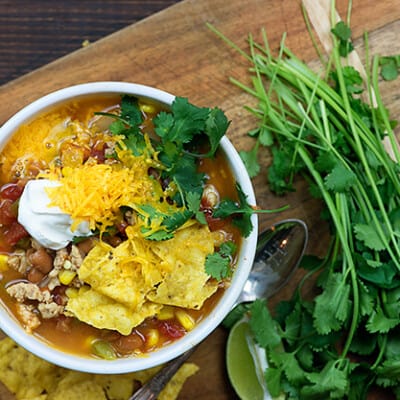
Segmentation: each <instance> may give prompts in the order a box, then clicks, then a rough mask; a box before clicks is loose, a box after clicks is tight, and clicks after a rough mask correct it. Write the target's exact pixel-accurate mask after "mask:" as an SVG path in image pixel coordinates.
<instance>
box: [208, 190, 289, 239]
mask: <svg viewBox="0 0 400 400" xmlns="http://www.w3.org/2000/svg"><path fill="white" fill-rule="evenodd" d="M236 191H237V194H238V201H235V200H232V199H223V200H222V201H221V202H220V203H219V204H218V206H217V207H216V208H215V210H214V212H213V217H215V218H223V219H224V218H228V217H229V218H232V223H233V224H234V225H235V226H237V227H238V228H239V230H240V232H241V233H242V234H243V236H244V237H247V236H249V235H250V233H251V232H252V230H253V224H252V222H251V217H252V215H253V214H255V213H261V214H264V213H265V214H268V213H275V212H281V211H284V210H286V209H287V208H288V206H283V207H281V208H278V209H271V210H262V209H258V208H256V207H254V206H251V205H250V204H249V203H248V202H247V195H246V194H245V193H244V192H243V189H242V188H241V186H240V185H239V184H238V183H236Z"/></svg>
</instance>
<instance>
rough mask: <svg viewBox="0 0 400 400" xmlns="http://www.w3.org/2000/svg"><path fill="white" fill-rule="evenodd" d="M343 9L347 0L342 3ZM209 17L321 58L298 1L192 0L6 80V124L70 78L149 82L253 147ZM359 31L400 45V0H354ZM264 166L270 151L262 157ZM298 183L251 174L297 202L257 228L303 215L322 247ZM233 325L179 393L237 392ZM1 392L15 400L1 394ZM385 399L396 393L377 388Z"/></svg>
mask: <svg viewBox="0 0 400 400" xmlns="http://www.w3.org/2000/svg"><path fill="white" fill-rule="evenodd" d="M337 6H338V10H339V12H340V14H341V15H342V16H344V15H345V11H346V7H347V2H345V1H338V4H337ZM206 22H210V23H212V24H213V25H214V26H215V27H216V28H217V29H218V30H220V31H221V32H223V33H224V34H225V35H226V36H228V37H229V38H230V39H232V40H233V41H234V42H235V43H236V44H237V45H238V46H240V47H241V48H242V49H247V42H246V39H247V37H248V34H249V33H251V34H252V35H253V36H254V37H255V38H256V39H257V38H260V30H261V28H265V29H266V32H267V35H268V38H269V41H270V44H271V47H272V48H273V49H276V48H278V45H279V41H280V40H281V37H282V35H283V33H284V32H286V33H287V40H286V44H287V46H288V47H289V48H291V49H292V51H293V52H295V53H296V54H297V55H298V56H300V57H301V58H303V59H304V60H305V61H307V62H310V63H313V62H315V61H314V60H315V58H316V55H315V52H314V50H313V48H312V45H311V42H310V39H309V37H308V33H307V31H306V28H305V25H304V22H303V17H302V12H301V8H300V2H299V1H298V0H262V1H261V0H247V1H242V0H230V1H226V0H185V1H182V2H180V3H177V4H175V5H173V6H172V7H169V8H168V9H166V10H164V11H162V12H160V13H158V14H155V15H153V16H151V17H149V18H147V19H145V20H142V21H141V22H139V23H136V24H134V25H131V26H128V27H127V28H124V29H123V30H121V31H118V32H116V33H114V34H112V35H110V36H108V37H107V38H105V39H102V40H99V41H97V42H96V43H94V44H93V45H90V46H88V47H86V48H83V49H80V50H79V51H76V52H74V53H71V54H69V55H67V56H65V57H63V58H61V59H58V60H57V61H55V62H52V63H50V64H48V65H46V66H44V67H43V68H40V69H39V70H36V71H34V72H32V73H30V74H28V75H26V76H23V77H21V78H18V79H16V80H14V81H12V82H9V83H7V84H5V85H3V86H2V87H0V104H2V107H1V108H0V123H2V122H4V121H5V120H6V119H7V118H9V117H10V116H11V115H12V114H14V113H15V112H16V111H17V110H19V109H20V108H22V107H23V106H24V105H26V104H27V103H29V102H30V101H32V100H35V99H36V98H38V97H39V96H41V95H43V94H46V93H49V92H51V91H53V90H55V89H58V88H62V87H65V86H68V85H71V84H76V83H81V82H88V81H99V80H121V81H129V82H136V83H142V84H147V85H151V86H155V87H158V88H160V89H163V90H166V91H168V92H171V93H173V94H175V95H179V96H186V97H188V98H189V99H190V100H191V102H193V103H196V104H198V105H200V106H210V107H212V106H219V107H221V108H222V109H223V110H224V111H225V112H226V114H227V115H228V117H229V119H231V121H232V123H231V126H230V130H229V134H228V137H229V138H230V139H231V141H232V142H233V144H234V145H235V147H236V148H237V149H238V150H240V149H248V148H249V146H250V145H251V141H250V139H249V138H248V137H247V136H246V133H247V132H248V131H249V130H250V129H252V128H253V127H254V126H255V121H254V120H253V119H252V117H251V116H250V115H249V114H247V113H246V111H245V110H244V109H243V106H244V105H245V104H250V103H251V101H252V100H251V99H250V98H249V97H248V96H247V95H245V94H243V93H242V92H241V91H240V90H239V89H237V88H236V87H235V86H233V85H232V84H231V83H229V80H228V78H229V77H230V76H233V77H235V78H238V79H240V80H242V81H244V82H246V81H248V74H247V69H248V65H247V63H246V61H245V60H244V59H243V58H241V56H240V55H238V54H237V53H236V52H234V51H233V50H232V49H230V48H228V47H227V46H226V45H225V44H224V43H222V42H221V40H220V39H218V38H217V37H216V36H215V35H214V34H213V33H212V32H211V31H210V30H209V29H208V28H207V27H206V25H205V23H206ZM351 25H352V28H353V37H354V39H355V41H356V47H357V50H358V51H359V54H360V55H361V58H363V56H362V54H363V52H362V48H363V44H362V40H361V37H362V35H363V33H364V32H365V31H368V32H369V37H370V47H371V53H372V54H374V53H380V54H389V55H392V54H399V53H400V41H399V40H398V38H399V37H400V3H399V1H398V0H381V1H379V2H376V1H374V0H354V1H353V11H352V22H351ZM399 81H400V80H399V79H398V80H397V81H395V82H391V83H387V82H383V83H382V85H381V89H382V95H383V100H384V102H385V104H386V105H387V106H388V108H389V110H390V111H391V114H392V117H394V118H397V119H399V118H400V96H399V93H400V91H399V89H400V87H399V84H400V82H399ZM262 163H263V166H264V170H265V167H267V166H268V163H269V156H268V154H265V155H264V157H263V160H262ZM296 185H297V191H296V192H295V193H293V194H290V195H289V196H286V197H285V198H278V197H275V196H273V195H271V193H270V192H269V190H268V187H267V184H266V177H265V173H262V174H261V175H260V176H259V177H257V178H256V179H254V186H255V190H256V196H257V200H258V203H259V205H260V206H261V207H263V208H273V207H279V206H282V205H284V204H290V209H289V210H287V211H285V212H284V213H282V214H279V215H276V214H275V215H268V216H264V217H262V218H260V228H261V229H262V228H264V227H266V226H268V225H270V224H271V223H273V222H275V221H277V220H279V219H282V218H286V217H297V218H302V219H304V220H305V221H306V223H307V224H308V226H309V229H310V244H309V247H308V250H307V252H308V253H313V254H323V253H324V250H325V247H326V245H327V230H326V227H325V226H324V224H323V223H321V220H320V218H319V211H320V209H321V207H320V204H319V203H318V202H316V201H315V200H313V199H311V197H310V196H309V194H308V192H307V189H306V187H305V184H304V182H302V181H298V182H297V183H296ZM300 276H301V271H299V272H298V274H297V275H296V276H295V277H294V278H293V280H292V281H291V282H290V283H289V285H288V286H287V287H286V288H285V289H283V290H282V291H281V292H280V293H278V294H277V295H275V296H274V298H272V299H271V301H270V306H271V307H273V306H274V304H276V302H277V301H278V300H281V299H284V298H288V297H290V295H291V293H292V292H293V289H294V287H295V286H296V284H297V282H298V280H299V279H300ZM226 334H227V333H226V332H225V331H224V330H223V329H222V328H218V329H217V330H216V331H215V332H214V333H213V334H212V335H211V336H210V337H209V338H208V339H207V340H206V341H205V342H204V343H202V344H201V346H200V347H199V348H198V349H197V350H196V352H195V353H194V355H193V356H192V358H191V360H192V361H194V362H195V363H197V364H198V365H199V366H200V371H199V372H198V373H197V374H196V375H195V376H194V377H192V378H191V379H190V380H189V381H188V382H187V383H186V385H185V386H184V389H183V391H182V393H181V395H180V399H186V400H189V399H191V400H192V399H198V400H203V399H204V400H206V399H207V400H217V399H218V400H224V399H235V398H236V397H235V394H234V392H233V391H232V389H231V387H230V385H229V381H228V379H227V376H226V372H225V364H224V356H225V354H224V349H225V341H226ZM4 396H5V395H1V393H0V398H1V399H3V398H4V399H7V400H8V399H11V397H4ZM378 398H379V399H386V398H389V397H388V396H387V395H385V394H380V395H379V397H378Z"/></svg>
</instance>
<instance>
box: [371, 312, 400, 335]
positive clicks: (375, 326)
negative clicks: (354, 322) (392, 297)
mask: <svg viewBox="0 0 400 400" xmlns="http://www.w3.org/2000/svg"><path fill="white" fill-rule="evenodd" d="M399 323H400V321H399V318H388V317H387V316H386V315H385V313H384V311H383V310H382V308H381V307H380V306H377V307H376V310H375V311H373V312H372V314H371V316H370V317H369V318H368V321H367V324H366V327H367V330H368V332H371V333H376V332H380V333H387V332H388V331H389V330H390V329H392V328H394V327H395V326H397V325H398V324H399Z"/></svg>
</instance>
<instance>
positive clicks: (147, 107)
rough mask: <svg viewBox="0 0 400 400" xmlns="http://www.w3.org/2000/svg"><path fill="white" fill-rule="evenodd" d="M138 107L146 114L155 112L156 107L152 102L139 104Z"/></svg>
mask: <svg viewBox="0 0 400 400" xmlns="http://www.w3.org/2000/svg"><path fill="white" fill-rule="evenodd" d="M139 108H140V109H141V110H142V111H143V112H144V113H146V114H154V113H155V112H156V108H155V106H153V104H140V105H139Z"/></svg>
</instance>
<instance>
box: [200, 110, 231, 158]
mask: <svg viewBox="0 0 400 400" xmlns="http://www.w3.org/2000/svg"><path fill="white" fill-rule="evenodd" d="M228 127H229V121H228V119H227V118H226V115H225V114H224V113H223V111H222V110H220V109H219V108H214V109H212V110H210V111H209V113H208V117H207V119H206V121H205V132H206V134H207V136H208V139H209V142H210V150H209V152H208V153H207V155H205V157H206V156H212V155H214V154H215V152H216V151H217V148H218V146H219V143H220V141H221V138H222V137H223V136H224V135H225V133H226V131H227V129H228Z"/></svg>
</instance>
